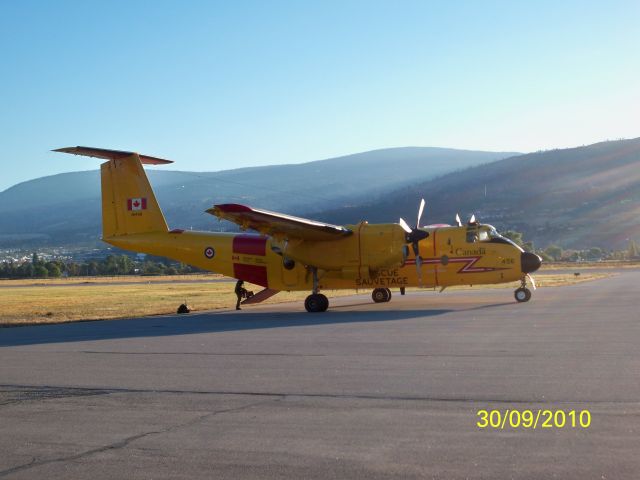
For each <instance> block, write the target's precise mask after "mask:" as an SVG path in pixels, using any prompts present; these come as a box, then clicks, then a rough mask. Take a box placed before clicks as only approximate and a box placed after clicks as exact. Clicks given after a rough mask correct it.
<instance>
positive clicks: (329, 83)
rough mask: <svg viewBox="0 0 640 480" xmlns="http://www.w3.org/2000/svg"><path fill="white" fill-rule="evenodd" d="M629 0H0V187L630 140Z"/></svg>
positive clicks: (639, 20) (639, 88) (632, 44)
mask: <svg viewBox="0 0 640 480" xmlns="http://www.w3.org/2000/svg"><path fill="white" fill-rule="evenodd" d="M639 25H640V2H637V1H611V2H586V1H562V2H557V1H549V2H545V1H536V2H513V1H500V2H495V1H484V2H480V1H468V2H464V1H461V2H442V1H438V2H436V1H433V2H428V1H415V2H412V1H390V0H389V1H372V0H369V1H349V0H343V1H322V2H307V1H290V2H283V1H255V2H252V1H237V2H236V1H225V2H214V1H203V2H197V1H184V2H177V1H164V2H163V1H158V0H154V1H108V2H105V1H100V2H99V1H86V0H85V1H63V0H60V1H56V2H50V1H30V0H23V1H13V2H11V1H4V2H0V54H1V55H0V58H1V59H2V69H1V70H0V100H1V106H2V108H1V110H0V145H1V146H2V150H1V152H0V167H1V169H0V170H1V174H0V190H3V189H5V188H7V187H9V186H11V185H13V184H15V183H17V182H20V181H23V180H27V179H31V178H34V177H38V176H43V175H50V174H54V173H60V172H64V171H72V170H87V169H93V168H97V164H98V163H97V162H96V161H95V160H92V159H83V158H80V157H71V156H65V155H61V154H55V153H50V152H49V150H51V149H53V148H58V147H63V146H71V145H90V146H98V147H105V148H117V149H131V150H136V151H139V152H142V153H147V154H150V155H157V156H161V157H165V158H170V159H173V160H176V164H175V166H174V167H173V168H176V169H181V170H221V169H227V168H234V167H239V166H249V165H265V164H274V163H298V162H303V161H310V160H316V159H321V158H328V157H333V156H338V155H344V154H349V153H355V152H360V151H365V150H372V149H376V148H384V147H393V146H409V145H418V146H441V147H457V148H467V149H481V150H508V151H533V150H538V149H545V148H556V147H566V146H575V145H582V144H588V143H594V142H597V141H600V140H604V139H616V138H621V137H625V138H632V137H637V136H640V122H639V121H638V120H640V118H639V117H640V113H639V112H640V108H639V107H640V81H639V78H640V54H639V53H638V52H640V27H639Z"/></svg>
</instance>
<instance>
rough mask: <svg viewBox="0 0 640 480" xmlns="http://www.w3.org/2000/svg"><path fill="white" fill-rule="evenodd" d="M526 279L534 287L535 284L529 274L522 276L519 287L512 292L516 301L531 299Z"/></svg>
mask: <svg viewBox="0 0 640 480" xmlns="http://www.w3.org/2000/svg"><path fill="white" fill-rule="evenodd" d="M527 279H529V280H530V281H531V286H532V287H533V289H534V290H535V289H536V284H535V282H534V281H533V278H531V276H530V275H529V274H527V275H525V276H524V277H522V281H521V284H520V288H518V289H516V291H515V292H513V293H514V297H516V301H517V302H518V303H522V302H528V301H529V300H531V290H529V289H528V288H527Z"/></svg>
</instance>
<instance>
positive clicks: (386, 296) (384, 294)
mask: <svg viewBox="0 0 640 480" xmlns="http://www.w3.org/2000/svg"><path fill="white" fill-rule="evenodd" d="M371 298H373V301H374V302H376V303H384V302H388V301H389V300H391V291H390V290H389V289H388V288H374V289H373V292H371Z"/></svg>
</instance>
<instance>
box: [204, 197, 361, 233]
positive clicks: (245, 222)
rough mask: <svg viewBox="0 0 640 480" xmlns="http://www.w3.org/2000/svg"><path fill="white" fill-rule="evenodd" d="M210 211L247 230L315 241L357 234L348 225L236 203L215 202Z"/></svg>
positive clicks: (208, 211)
mask: <svg viewBox="0 0 640 480" xmlns="http://www.w3.org/2000/svg"><path fill="white" fill-rule="evenodd" d="M207 213H210V214H211V215H215V216H216V217H218V218H220V219H224V220H229V221H230V222H233V223H235V224H237V225H240V227H242V228H243V229H246V228H251V229H253V230H257V231H258V232H260V233H262V234H265V235H272V236H278V235H281V236H282V237H285V238H299V239H302V240H311V241H322V240H337V239H339V238H343V237H346V236H348V235H351V234H352V233H353V232H352V231H351V230H349V229H348V228H345V227H341V226H338V225H331V224H328V223H322V222H316V221H315V220H307V219H306V218H300V217H294V216H292V215H285V214H282V213H276V212H270V211H268V210H259V209H257V208H251V207H247V206H245V205H237V204H235V203H226V204H222V205H214V206H213V207H212V208H209V209H208V210H207Z"/></svg>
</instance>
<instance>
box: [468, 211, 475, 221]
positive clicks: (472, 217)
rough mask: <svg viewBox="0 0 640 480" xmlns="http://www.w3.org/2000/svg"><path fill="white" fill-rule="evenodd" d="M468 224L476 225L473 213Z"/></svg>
mask: <svg viewBox="0 0 640 480" xmlns="http://www.w3.org/2000/svg"><path fill="white" fill-rule="evenodd" d="M469 223H476V214H475V213H474V214H473V215H471V218H470V219H469Z"/></svg>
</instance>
